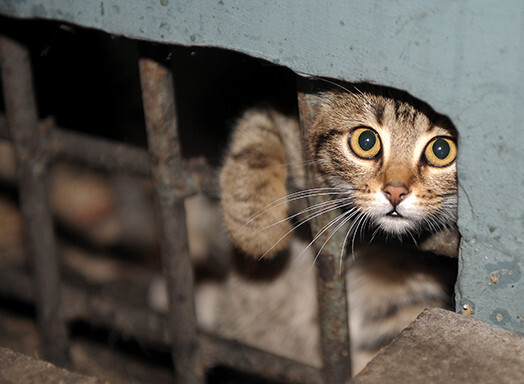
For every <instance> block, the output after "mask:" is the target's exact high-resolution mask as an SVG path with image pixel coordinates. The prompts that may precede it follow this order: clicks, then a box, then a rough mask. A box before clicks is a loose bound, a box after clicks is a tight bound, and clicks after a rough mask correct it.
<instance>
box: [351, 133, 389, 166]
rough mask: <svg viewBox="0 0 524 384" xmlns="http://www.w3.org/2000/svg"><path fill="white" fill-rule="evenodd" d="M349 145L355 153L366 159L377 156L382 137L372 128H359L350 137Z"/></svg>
mask: <svg viewBox="0 0 524 384" xmlns="http://www.w3.org/2000/svg"><path fill="white" fill-rule="evenodd" d="M349 146H350V148H351V150H352V151H353V152H354V153H355V155H357V156H359V157H362V158H364V159H372V158H374V157H376V156H377V155H378V154H379V152H380V148H381V147H382V146H381V144H380V138H379V137H378V135H377V133H376V132H375V131H374V130H372V129H371V128H357V129H355V130H354V131H353V132H352V133H351V136H350V138H349Z"/></svg>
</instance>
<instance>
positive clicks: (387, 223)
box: [308, 92, 457, 236]
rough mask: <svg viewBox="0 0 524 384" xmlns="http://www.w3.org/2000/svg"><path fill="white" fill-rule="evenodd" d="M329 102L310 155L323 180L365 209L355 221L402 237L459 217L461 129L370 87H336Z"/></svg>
mask: <svg viewBox="0 0 524 384" xmlns="http://www.w3.org/2000/svg"><path fill="white" fill-rule="evenodd" d="M321 104H322V105H321V107H320V110H319V112H318V115H317V116H318V117H317V120H316V122H315V124H314V126H313V129H312V130H311V132H310V135H309V138H308V150H309V156H310V159H312V160H315V164H316V167H317V168H316V170H317V174H318V175H319V178H320V183H321V184H324V185H326V186H329V187H334V188H338V189H341V190H342V192H341V193H340V194H339V195H340V196H342V197H348V198H349V200H350V201H351V205H350V208H351V207H355V208H356V209H357V211H358V214H357V215H356V216H355V220H362V221H364V220H365V222H366V223H369V224H371V225H372V226H374V227H376V228H380V229H381V230H382V231H384V232H385V233H386V234H392V235H399V236H402V235H404V234H407V233H416V232H419V231H421V230H430V231H432V232H434V231H436V230H438V229H439V228H442V227H443V226H448V225H451V224H453V223H454V222H455V221H456V210H457V177H456V161H455V159H456V155H457V147H456V132H455V130H454V129H453V128H450V127H446V126H444V125H442V124H440V125H439V123H438V122H437V121H432V120H430V118H429V117H428V115H426V114H424V113H423V112H421V111H419V110H417V109H415V108H414V107H413V106H412V105H410V104H408V103H404V102H400V101H398V100H395V99H390V98H387V97H383V96H377V95H371V94H367V93H363V94H360V93H355V94H351V93H346V92H337V93H329V94H326V95H325V102H323V103H321ZM347 209H349V208H347Z"/></svg>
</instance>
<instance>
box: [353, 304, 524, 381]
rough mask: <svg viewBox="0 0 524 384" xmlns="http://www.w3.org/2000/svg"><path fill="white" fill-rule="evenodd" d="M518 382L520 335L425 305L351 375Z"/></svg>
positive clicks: (522, 367) (523, 377)
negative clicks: (409, 323) (375, 354)
mask: <svg viewBox="0 0 524 384" xmlns="http://www.w3.org/2000/svg"><path fill="white" fill-rule="evenodd" d="M351 383H352V384H375V383H389V384H394V383H402V384H409V383H417V384H418V383H436V384H438V383H443V384H444V383H446V384H449V383H461V384H463V383H475V384H485V383H497V384H506V383H507V384H513V383H515V384H517V383H519V384H522V383H524V338H522V337H520V336H518V335H515V334H513V333H511V332H509V331H506V330H503V329H498V328H492V327H491V326H490V325H488V324H487V323H484V322H482V321H479V320H476V319H473V318H471V317H468V316H466V315H463V314H457V313H454V312H451V311H446V310H443V309H438V308H431V309H427V310H425V311H424V312H422V313H421V314H420V315H419V317H418V318H417V319H416V320H415V321H414V322H413V323H412V324H411V325H410V326H408V327H407V328H406V329H404V331H402V333H401V334H400V335H399V336H397V337H396V338H395V340H393V342H392V343H391V344H390V345H389V346H387V347H385V348H384V349H383V350H382V351H381V352H380V353H379V354H378V355H377V356H376V357H375V358H374V359H373V360H372V361H371V362H370V363H369V364H368V365H367V366H366V368H364V370H363V371H362V372H361V373H360V374H358V375H357V376H356V377H355V378H354V379H353V380H352V381H351Z"/></svg>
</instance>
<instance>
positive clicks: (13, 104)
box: [0, 36, 69, 365]
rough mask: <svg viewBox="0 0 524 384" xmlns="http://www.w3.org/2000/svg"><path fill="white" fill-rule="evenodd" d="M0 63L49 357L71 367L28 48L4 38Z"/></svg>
mask: <svg viewBox="0 0 524 384" xmlns="http://www.w3.org/2000/svg"><path fill="white" fill-rule="evenodd" d="M0 66H1V74H2V83H3V94H4V97H5V109H6V117H7V123H8V126H9V130H10V135H11V137H12V138H13V143H14V145H15V149H16V154H17V160H18V172H19V195H20V202H21V206H22V215H23V218H24V226H25V235H26V246H27V251H28V255H29V260H30V262H31V267H32V273H33V276H34V279H35V286H34V289H35V291H36V292H35V293H36V308H37V317H38V324H39V327H40V332H41V334H42V339H43V343H44V353H45V358H46V359H48V360H51V361H52V362H54V363H56V364H58V365H67V364H68V362H69V358H68V342H67V329H66V325H65V322H64V320H63V319H62V317H61V292H60V277H59V271H58V262H57V257H56V245H55V238H54V233H53V220H52V217H51V212H50V209H49V205H48V200H47V193H46V188H45V172H46V159H45V156H44V155H45V154H44V153H43V151H42V150H41V148H40V146H39V138H38V135H39V133H38V120H37V107H36V101H35V96H34V93H33V84H32V82H33V81H32V74H31V66H30V58H29V52H28V51H27V49H26V48H25V47H24V46H23V45H21V44H20V43H18V42H16V41H14V40H12V39H10V38H8V37H5V36H2V37H0Z"/></svg>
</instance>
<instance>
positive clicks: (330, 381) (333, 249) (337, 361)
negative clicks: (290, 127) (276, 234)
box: [298, 80, 351, 384]
mask: <svg viewBox="0 0 524 384" xmlns="http://www.w3.org/2000/svg"><path fill="white" fill-rule="evenodd" d="M298 87H299V93H298V105H299V112H300V124H301V128H302V133H303V137H307V134H308V131H309V129H310V128H311V126H312V125H313V123H314V109H315V103H317V102H318V99H317V97H316V96H315V95H314V94H313V93H312V90H311V89H307V88H310V87H309V84H307V83H305V80H299V82H298ZM311 164H313V163H312V162H311ZM313 173H314V169H309V170H308V184H309V187H312V188H314V187H315V185H314V182H313V180H314V177H313V176H312V174H313ZM319 202H321V198H317V199H312V200H311V201H310V204H315V203H319ZM336 216H337V213H336V212H333V211H331V212H330V213H327V214H324V215H321V216H319V217H318V218H317V219H315V220H312V223H311V229H312V233H313V235H315V234H317V233H319V232H320V231H321V229H322V228H323V227H324V226H325V225H328V223H329V222H331V220H333V219H334V218H335V217H336ZM344 234H345V233H344V231H342V230H339V231H338V232H337V233H336V234H335V235H334V236H333V237H331V238H330V239H329V235H330V231H325V232H324V233H323V234H322V235H321V236H320V237H319V238H318V240H317V242H316V244H317V245H316V248H317V250H318V249H320V247H323V248H322V252H321V255H320V256H319V257H318V258H317V261H316V263H315V264H316V266H317V296H318V303H319V306H318V316H319V323H320V336H321V351H322V362H323V369H322V376H323V382H324V383H325V384H340V383H346V382H348V381H349V379H350V378H351V357H350V348H349V326H348V302H347V296H346V279H345V273H344V260H342V262H341V260H340V246H341V244H343V243H344Z"/></svg>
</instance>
